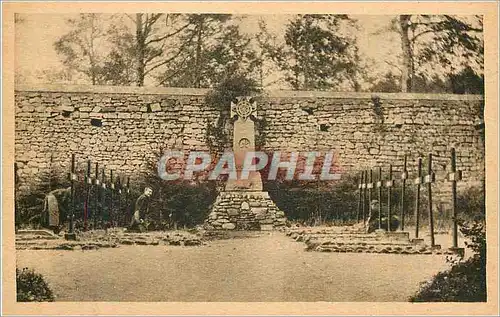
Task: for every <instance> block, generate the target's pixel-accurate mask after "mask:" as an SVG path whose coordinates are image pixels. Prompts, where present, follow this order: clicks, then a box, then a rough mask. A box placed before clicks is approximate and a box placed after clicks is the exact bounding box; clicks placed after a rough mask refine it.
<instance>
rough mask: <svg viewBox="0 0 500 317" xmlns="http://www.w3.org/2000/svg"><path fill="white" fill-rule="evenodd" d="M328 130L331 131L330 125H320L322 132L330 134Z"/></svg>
mask: <svg viewBox="0 0 500 317" xmlns="http://www.w3.org/2000/svg"><path fill="white" fill-rule="evenodd" d="M328 129H330V127H329V126H328V125H326V124H324V123H322V124H320V125H319V130H320V131H321V132H328Z"/></svg>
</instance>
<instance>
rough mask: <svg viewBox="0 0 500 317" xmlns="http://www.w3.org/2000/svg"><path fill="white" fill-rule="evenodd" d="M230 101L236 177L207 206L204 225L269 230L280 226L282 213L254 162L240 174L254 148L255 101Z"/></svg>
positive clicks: (282, 224)
mask: <svg viewBox="0 0 500 317" xmlns="http://www.w3.org/2000/svg"><path fill="white" fill-rule="evenodd" d="M237 99H238V101H237V103H233V102H231V118H232V119H234V123H233V124H234V132H233V151H234V161H235V162H234V163H235V164H234V165H235V168H236V174H237V179H231V180H229V181H228V182H227V183H226V186H225V190H224V191H221V192H220V193H219V196H217V199H216V200H215V203H214V204H213V205H212V207H211V209H210V214H209V216H208V219H207V220H206V221H205V228H206V229H209V230H210V229H211V230H217V229H225V230H273V229H275V228H278V227H283V226H284V225H285V222H286V218H285V213H284V212H283V211H281V210H279V209H278V207H277V206H276V205H275V204H274V202H273V201H272V199H271V197H269V193H268V192H265V191H263V190H262V188H263V186H262V179H261V176H260V173H259V172H258V171H257V170H256V168H255V166H247V167H246V168H248V172H249V173H248V177H247V178H243V177H241V176H242V172H243V170H244V164H245V157H246V154H247V153H249V152H254V151H255V123H254V121H253V120H254V118H255V116H256V115H257V112H256V111H257V104H256V103H255V101H253V100H251V98H237Z"/></svg>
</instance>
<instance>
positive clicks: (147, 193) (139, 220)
mask: <svg viewBox="0 0 500 317" xmlns="http://www.w3.org/2000/svg"><path fill="white" fill-rule="evenodd" d="M152 194H153V189H151V187H146V188H145V189H144V193H143V194H142V195H141V196H139V198H137V200H136V202H135V206H134V214H133V215H132V220H131V221H130V226H129V229H130V230H132V231H140V232H143V231H146V230H147V223H146V222H145V220H147V219H146V217H147V215H148V209H149V199H150V197H151V195H152Z"/></svg>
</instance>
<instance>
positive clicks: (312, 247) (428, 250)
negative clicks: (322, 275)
mask: <svg viewBox="0 0 500 317" xmlns="http://www.w3.org/2000/svg"><path fill="white" fill-rule="evenodd" d="M306 245H307V246H306V250H308V251H318V252H340V253H348V252H351V253H352V252H354V253H385V254H406V255H410V254H420V255H432V254H434V255H454V254H457V251H455V250H451V249H443V250H441V249H440V248H437V247H435V248H432V247H430V246H416V245H394V244H386V245H369V244H367V245H361V244H348V243H344V244H342V245H337V244H334V243H314V242H308V243H306Z"/></svg>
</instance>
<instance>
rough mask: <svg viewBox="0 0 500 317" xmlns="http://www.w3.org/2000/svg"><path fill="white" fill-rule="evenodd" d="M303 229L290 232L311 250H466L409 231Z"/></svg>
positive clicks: (398, 252) (424, 252) (427, 253)
mask: <svg viewBox="0 0 500 317" xmlns="http://www.w3.org/2000/svg"><path fill="white" fill-rule="evenodd" d="M351 229H352V228H349V227H348V228H345V227H339V228H307V229H304V228H301V229H300V230H288V231H286V233H285V234H286V235H287V236H289V237H290V238H292V239H294V240H295V241H298V242H304V243H305V244H306V250H307V251H318V252H342V253H346V252H354V253H390V254H425V255H429V254H437V255H444V254H446V255H452V254H459V255H462V256H463V252H464V250H463V249H460V248H459V249H447V250H441V247H440V246H434V247H430V246H427V245H425V243H424V242H423V240H421V239H419V240H415V241H414V240H410V237H409V233H408V232H401V231H397V232H385V231H379V232H374V233H366V232H364V230H363V231H362V230H359V229H358V228H354V230H351Z"/></svg>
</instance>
